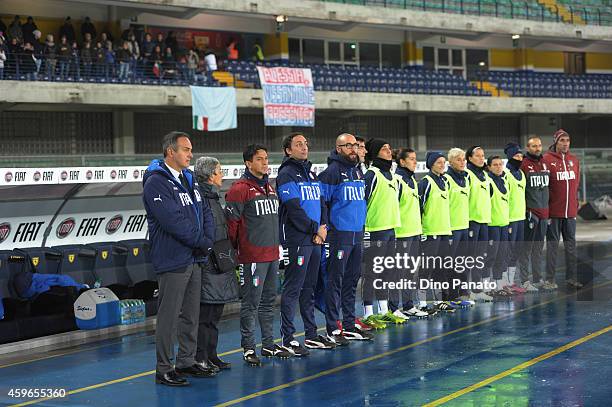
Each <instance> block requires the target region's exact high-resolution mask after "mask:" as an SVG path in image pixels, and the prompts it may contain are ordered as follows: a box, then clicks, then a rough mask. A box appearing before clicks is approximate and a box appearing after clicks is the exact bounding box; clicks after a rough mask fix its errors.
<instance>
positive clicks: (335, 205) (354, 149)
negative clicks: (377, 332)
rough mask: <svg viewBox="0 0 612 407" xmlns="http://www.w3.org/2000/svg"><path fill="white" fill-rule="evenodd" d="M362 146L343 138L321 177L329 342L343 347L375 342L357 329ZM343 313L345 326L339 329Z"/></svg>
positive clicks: (362, 216)
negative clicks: (325, 214)
mask: <svg viewBox="0 0 612 407" xmlns="http://www.w3.org/2000/svg"><path fill="white" fill-rule="evenodd" d="M358 149H359V144H358V143H357V140H356V139H355V136H353V135H352V134H349V133H342V134H340V135H339V136H338V138H337V139H336V147H335V148H334V150H332V152H331V153H330V155H329V158H328V159H327V169H326V170H325V171H323V172H322V173H321V174H320V175H319V180H320V182H321V190H322V194H323V196H324V197H325V202H326V204H327V208H328V211H329V213H328V228H329V232H328V234H327V241H328V242H329V260H328V263H327V282H326V292H325V319H326V327H327V338H328V339H330V340H332V341H333V342H335V343H336V345H338V346H342V345H347V344H348V340H367V339H372V335H371V334H369V333H368V332H365V331H361V330H359V329H358V328H356V326H355V292H356V289H357V282H358V281H359V277H360V275H361V259H362V257H363V252H362V247H361V241H362V239H363V227H364V224H365V217H366V202H365V184H364V176H363V173H362V172H361V170H360V169H359V155H358ZM340 310H342V326H341V327H338V326H337V321H339V320H340Z"/></svg>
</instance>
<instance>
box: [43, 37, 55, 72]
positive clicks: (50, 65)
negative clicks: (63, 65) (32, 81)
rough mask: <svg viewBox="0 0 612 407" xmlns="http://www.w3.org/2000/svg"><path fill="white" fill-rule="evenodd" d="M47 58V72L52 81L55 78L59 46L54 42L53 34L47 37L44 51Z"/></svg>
mask: <svg viewBox="0 0 612 407" xmlns="http://www.w3.org/2000/svg"><path fill="white" fill-rule="evenodd" d="M43 54H44V56H45V70H46V72H47V76H48V77H49V79H50V80H53V78H54V77H55V66H56V65H57V46H56V45H55V42H53V34H49V35H47V41H46V42H45V48H44V51H43Z"/></svg>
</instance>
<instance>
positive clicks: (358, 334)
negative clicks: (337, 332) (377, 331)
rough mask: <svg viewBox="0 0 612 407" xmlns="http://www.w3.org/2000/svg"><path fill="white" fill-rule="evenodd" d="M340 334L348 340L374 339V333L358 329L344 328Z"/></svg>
mask: <svg viewBox="0 0 612 407" xmlns="http://www.w3.org/2000/svg"><path fill="white" fill-rule="evenodd" d="M342 336H344V337H345V338H346V339H348V340H349V341H371V340H372V339H374V335H372V334H371V333H369V332H366V331H359V330H358V329H355V330H348V329H345V330H344V332H342Z"/></svg>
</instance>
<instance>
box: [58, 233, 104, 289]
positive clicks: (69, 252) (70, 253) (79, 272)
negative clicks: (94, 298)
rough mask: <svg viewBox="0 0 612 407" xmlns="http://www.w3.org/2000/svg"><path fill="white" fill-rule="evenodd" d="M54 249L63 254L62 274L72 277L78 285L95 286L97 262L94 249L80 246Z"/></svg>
mask: <svg viewBox="0 0 612 407" xmlns="http://www.w3.org/2000/svg"><path fill="white" fill-rule="evenodd" d="M53 248H54V249H55V250H58V251H59V252H61V253H62V262H61V265H60V270H59V272H60V274H63V275H65V276H70V277H72V279H73V280H74V281H76V282H77V283H81V284H87V285H88V286H90V287H93V286H94V284H95V282H96V279H97V277H96V275H95V274H94V263H95V260H96V251H95V250H94V249H92V248H91V247H88V246H85V245H80V244H75V245H62V246H54V247H53Z"/></svg>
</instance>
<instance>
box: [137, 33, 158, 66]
mask: <svg viewBox="0 0 612 407" xmlns="http://www.w3.org/2000/svg"><path fill="white" fill-rule="evenodd" d="M140 49H141V55H142V58H143V59H144V60H145V61H150V60H151V55H152V54H153V50H155V42H154V41H153V37H152V36H151V34H150V33H146V34H145V36H144V41H143V42H142V47H140Z"/></svg>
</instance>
